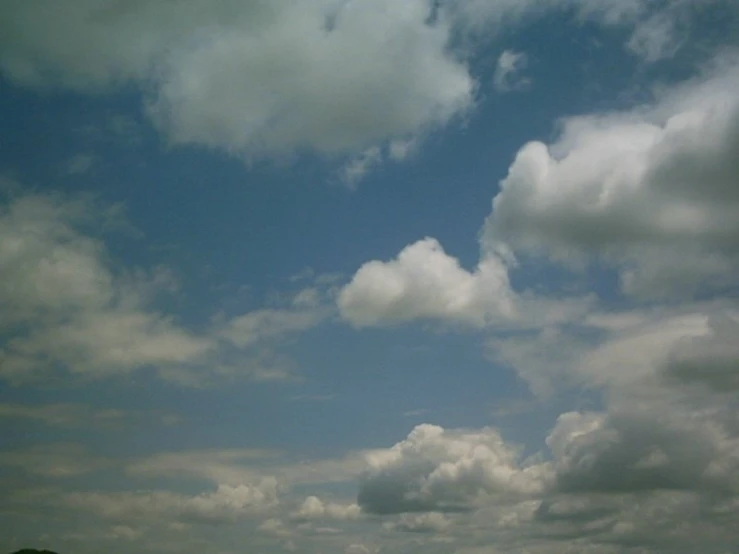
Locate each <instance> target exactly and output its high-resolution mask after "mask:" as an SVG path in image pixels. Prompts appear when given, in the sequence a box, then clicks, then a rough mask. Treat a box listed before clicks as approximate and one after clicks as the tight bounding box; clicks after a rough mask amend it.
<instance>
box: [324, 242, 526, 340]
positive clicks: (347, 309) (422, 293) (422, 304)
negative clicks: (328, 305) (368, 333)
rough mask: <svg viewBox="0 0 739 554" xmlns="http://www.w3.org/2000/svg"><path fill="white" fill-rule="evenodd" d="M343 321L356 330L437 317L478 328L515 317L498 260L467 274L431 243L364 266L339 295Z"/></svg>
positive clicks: (482, 265)
mask: <svg viewBox="0 0 739 554" xmlns="http://www.w3.org/2000/svg"><path fill="white" fill-rule="evenodd" d="M338 305H339V309H340V311H341V315H342V317H344V318H345V319H346V320H347V321H349V322H351V323H352V324H353V325H356V326H359V327H361V326H371V325H382V324H388V323H390V324H391V323H403V322H407V321H411V320H414V319H423V318H441V319H447V320H450V321H457V322H460V323H465V324H469V325H474V326H482V325H484V324H485V323H486V322H487V321H488V320H490V319H495V318H504V319H505V318H510V317H512V316H513V315H514V305H513V293H512V291H511V290H510V286H509V283H508V272H507V268H506V266H505V265H504V264H503V263H502V262H501V261H500V260H499V259H497V258H490V259H488V260H484V261H482V262H481V263H480V264H479V266H478V267H477V269H476V270H475V271H474V272H472V273H470V272H468V271H466V270H465V269H463V268H462V267H461V266H460V265H459V261H458V260H457V259H456V258H453V257H451V256H449V255H447V254H446V252H444V250H443V248H442V247H441V245H440V244H439V243H438V242H437V241H436V240H435V239H432V238H426V239H424V240H421V241H418V242H416V243H414V244H412V245H410V246H407V247H406V248H404V249H403V250H402V251H401V252H400V254H398V257H397V258H396V259H395V260H391V261H389V262H380V261H372V262H367V263H366V264H364V265H363V266H362V267H360V268H359V270H358V271H357V273H356V274H355V275H354V277H353V278H352V280H351V282H350V283H349V284H347V285H346V286H345V287H344V288H343V289H342V290H341V292H340V294H339V298H338Z"/></svg>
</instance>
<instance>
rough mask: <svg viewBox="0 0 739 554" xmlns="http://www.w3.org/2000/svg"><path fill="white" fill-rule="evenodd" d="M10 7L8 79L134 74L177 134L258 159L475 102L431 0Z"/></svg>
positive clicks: (418, 129)
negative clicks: (433, 15)
mask: <svg viewBox="0 0 739 554" xmlns="http://www.w3.org/2000/svg"><path fill="white" fill-rule="evenodd" d="M6 8H7V11H6V17H4V18H3V20H2V21H3V22H5V24H4V25H3V26H2V35H3V36H4V39H3V42H2V46H1V47H0V66H1V67H2V69H3V71H4V72H5V74H6V75H7V76H9V77H10V78H11V79H12V80H14V81H16V82H18V83H21V84H26V85H31V86H48V85H55V84H60V85H62V86H67V87H72V88H75V89H77V90H94V89H105V88H108V87H110V86H114V85H118V84H122V83H127V82H133V83H139V84H141V85H142V86H145V87H146V88H147V89H149V90H151V91H152V94H151V96H150V99H149V102H148V107H149V109H148V111H149V114H150V115H151V117H152V119H153V121H154V122H155V123H156V124H157V125H158V127H159V128H160V129H161V130H162V131H163V132H164V133H165V134H166V135H167V136H168V137H169V138H170V140H171V141H173V142H194V143H198V144H203V145H207V146H215V147H222V148H225V149H227V150H229V151H232V152H239V153H243V154H246V155H247V156H250V157H255V156H256V157H260V156H264V155H268V156H272V155H281V154H285V153H290V152H293V151H296V150H304V149H308V150H314V151H318V152H321V153H326V154H341V153H351V154H353V153H357V152H361V151H363V150H365V149H367V148H370V147H373V146H377V145H379V144H381V143H383V142H384V141H386V140H390V139H406V138H408V137H411V136H417V135H419V134H421V133H423V132H424V131H426V130H427V129H428V128H432V127H434V126H436V125H443V124H445V123H447V122H448V121H449V120H450V119H451V118H452V117H454V116H455V115H457V114H460V113H462V112H464V111H465V110H467V109H468V108H469V107H470V106H471V105H472V101H473V91H474V80H473V78H472V76H471V75H470V74H469V72H468V70H467V67H466V65H465V63H464V61H463V60H460V59H458V58H457V57H456V56H455V55H454V54H453V53H452V52H451V51H450V49H449V48H448V46H449V41H450V38H451V29H450V24H449V23H448V22H446V21H444V20H438V19H437V20H435V21H433V22H432V21H431V20H432V17H431V16H432V11H433V5H432V3H431V2H429V1H427V0H412V1H409V2H403V3H397V2H390V1H387V0H360V1H354V2H341V1H337V0H320V1H318V2H311V3H309V4H306V3H304V2H298V1H289V2H284V3H280V4H279V5H278V4H272V3H264V2H254V1H250V2H239V1H236V0H218V1H217V2H215V3H211V4H209V5H208V8H207V9H205V8H203V6H202V4H201V3H200V2H198V1H197V0H188V1H185V2H178V4H177V6H176V8H173V6H172V5H171V4H170V3H169V2H166V1H155V2H147V3H128V4H125V5H124V4H122V3H119V2H115V1H106V2H102V3H101V2H96V1H91V0H74V1H73V2H70V3H68V4H67V5H65V7H64V9H57V8H54V7H52V6H49V5H48V3H47V2H45V1H44V0H33V1H30V2H20V1H17V2H16V1H13V2H11V3H10V4H9V5H8V6H6ZM377 29H382V33H378V32H376V30H377ZM90 44H95V45H96V47H95V48H89V45H90Z"/></svg>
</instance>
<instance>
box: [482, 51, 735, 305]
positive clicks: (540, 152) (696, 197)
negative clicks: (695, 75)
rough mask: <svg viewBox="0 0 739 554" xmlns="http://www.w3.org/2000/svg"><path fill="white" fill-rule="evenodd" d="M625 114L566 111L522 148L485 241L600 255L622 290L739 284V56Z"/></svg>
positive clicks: (553, 253)
mask: <svg viewBox="0 0 739 554" xmlns="http://www.w3.org/2000/svg"><path fill="white" fill-rule="evenodd" d="M716 65H717V67H715V68H713V69H712V70H710V71H709V72H708V73H707V74H706V75H705V76H704V77H703V78H701V79H696V80H693V81H690V82H688V83H685V84H684V85H682V86H680V87H676V88H674V89H669V90H668V91H666V92H664V93H661V94H659V95H658V100H657V102H656V103H655V104H654V105H651V106H645V107H640V108H637V109H634V110H631V111H628V112H622V113H610V114H602V115H592V116H579V117H573V118H569V119H566V120H564V121H563V123H562V132H561V134H560V136H559V138H558V139H557V140H556V141H555V142H554V143H553V144H551V145H545V144H543V143H540V142H532V143H529V144H527V145H526V146H524V147H523V148H522V149H521V150H520V151H519V153H518V155H517V156H516V159H515V161H514V162H513V164H512V166H511V168H510V170H509V173H508V176H507V177H506V178H505V179H504V180H503V181H502V182H501V192H500V193H499V194H498V195H497V196H496V197H495V199H494V201H493V211H492V213H491V215H490V217H489V218H488V221H487V223H486V228H485V232H484V238H483V242H484V244H485V246H486V248H488V249H490V250H491V251H495V250H496V249H502V250H504V251H509V250H510V249H513V250H514V251H519V252H526V253H530V254H544V255H548V256H550V257H552V258H554V259H558V260H563V259H564V260H568V259H572V258H573V257H575V258H577V257H581V256H583V255H595V256H600V257H602V258H603V259H605V260H607V261H609V262H611V263H614V264H616V265H617V267H618V268H619V269H620V272H621V281H622V288H623V290H624V291H625V292H627V293H630V294H635V295H641V296H655V295H665V294H670V293H672V294H674V293H678V292H685V291H689V290H693V289H695V288H696V287H709V286H726V285H732V284H736V279H735V277H736V275H737V274H739V273H738V272H737V271H736V270H737V268H739V265H738V264H739V257H738V251H737V244H739V224H738V223H737V222H739V196H737V190H739V189H737V187H736V182H737V179H738V178H739V165H737V156H736V152H737V151H739V100H737V95H736V94H735V93H734V91H735V90H736V89H737V88H738V87H739V64H738V63H737V61H736V59H735V58H724V59H722V60H720V61H719V62H717V64H716Z"/></svg>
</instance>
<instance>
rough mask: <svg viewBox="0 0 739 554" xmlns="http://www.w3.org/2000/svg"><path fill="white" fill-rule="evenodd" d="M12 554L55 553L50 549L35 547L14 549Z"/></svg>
mask: <svg viewBox="0 0 739 554" xmlns="http://www.w3.org/2000/svg"><path fill="white" fill-rule="evenodd" d="M13 554H57V553H56V552H54V551H52V550H36V549H35V548H24V549H23V550H16V551H15V552H13Z"/></svg>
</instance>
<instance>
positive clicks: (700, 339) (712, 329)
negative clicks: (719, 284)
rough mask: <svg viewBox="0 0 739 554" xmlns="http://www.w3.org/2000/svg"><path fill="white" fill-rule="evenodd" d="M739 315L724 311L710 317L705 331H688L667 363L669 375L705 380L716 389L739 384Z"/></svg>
mask: <svg viewBox="0 0 739 554" xmlns="http://www.w3.org/2000/svg"><path fill="white" fill-rule="evenodd" d="M737 337H739V318H738V317H737V314H733V316H732V314H729V313H722V314H717V315H714V316H711V317H710V318H708V319H707V325H706V328H705V333H699V334H693V335H690V334H685V335H684V336H682V337H681V338H680V339H679V340H678V341H677V342H675V343H674V344H673V346H672V348H671V349H670V352H669V354H668V356H667V359H666V360H665V361H664V363H663V368H662V369H663V371H664V374H665V376H666V377H668V378H672V379H675V380H676V381H677V382H684V383H688V384H702V385H705V386H707V387H708V388H710V389H712V390H714V391H716V392H727V393H731V392H732V391H735V390H737V388H739V344H737V340H736V338H737Z"/></svg>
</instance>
